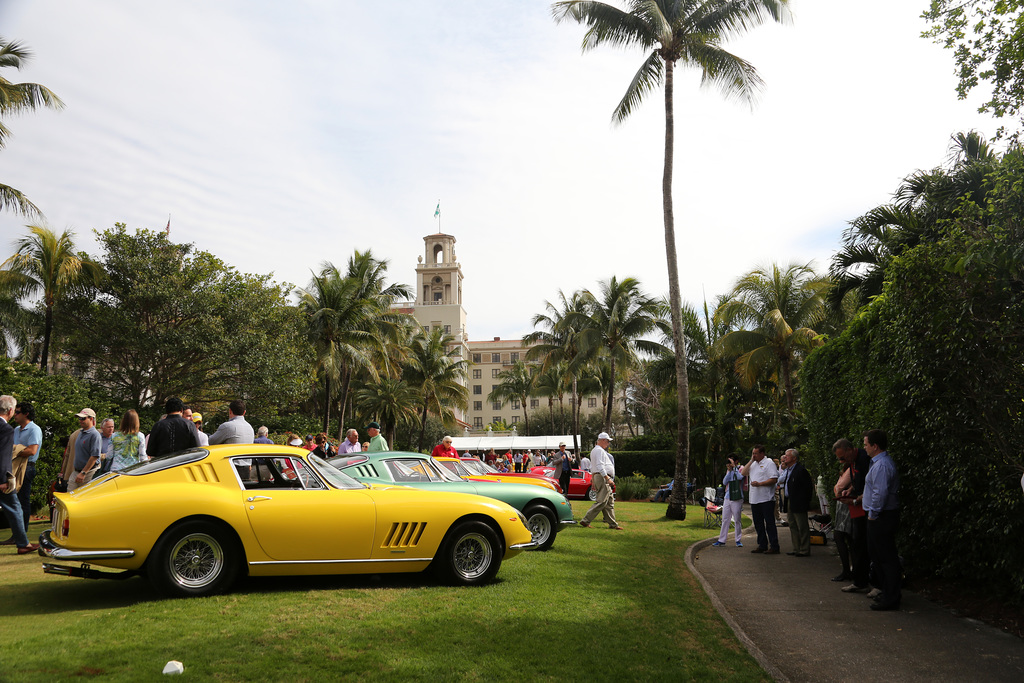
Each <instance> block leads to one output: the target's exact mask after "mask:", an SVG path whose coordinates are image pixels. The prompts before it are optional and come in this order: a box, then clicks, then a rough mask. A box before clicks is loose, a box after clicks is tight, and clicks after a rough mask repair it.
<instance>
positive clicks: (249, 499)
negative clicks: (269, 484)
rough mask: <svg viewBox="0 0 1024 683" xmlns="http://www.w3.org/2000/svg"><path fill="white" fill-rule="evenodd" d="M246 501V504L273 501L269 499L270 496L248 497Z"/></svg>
mask: <svg viewBox="0 0 1024 683" xmlns="http://www.w3.org/2000/svg"><path fill="white" fill-rule="evenodd" d="M246 500H247V501H248V502H250V503H252V502H253V501H257V500H274V499H273V498H271V497H270V496H249V497H248V498H246Z"/></svg>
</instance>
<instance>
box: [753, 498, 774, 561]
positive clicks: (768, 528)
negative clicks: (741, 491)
mask: <svg viewBox="0 0 1024 683" xmlns="http://www.w3.org/2000/svg"><path fill="white" fill-rule="evenodd" d="M750 516H751V517H753V518H754V529H755V530H756V531H757V547H758V548H760V549H761V550H768V549H769V548H771V549H773V550H778V549H779V532H778V530H777V529H776V528H775V500H774V499H773V500H769V501H768V502H766V503H751V505H750Z"/></svg>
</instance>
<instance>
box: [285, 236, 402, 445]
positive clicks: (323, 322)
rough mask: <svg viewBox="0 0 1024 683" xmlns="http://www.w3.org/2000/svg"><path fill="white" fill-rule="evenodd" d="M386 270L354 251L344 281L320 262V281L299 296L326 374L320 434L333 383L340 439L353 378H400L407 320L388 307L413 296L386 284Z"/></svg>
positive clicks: (384, 263) (366, 254) (316, 279)
mask: <svg viewBox="0 0 1024 683" xmlns="http://www.w3.org/2000/svg"><path fill="white" fill-rule="evenodd" d="M387 265H388V262H387V261H386V260H385V261H379V260H377V259H375V258H374V257H373V254H372V253H371V252H370V251H366V252H360V251H356V252H355V253H354V254H353V256H352V257H351V258H350V259H349V262H348V269H347V271H346V273H345V274H344V275H343V274H342V273H341V271H339V270H338V268H337V267H336V266H335V265H334V264H332V263H330V262H324V263H323V264H322V266H321V270H320V275H314V276H313V279H312V280H311V281H310V284H309V286H308V287H307V288H306V289H299V290H297V294H298V295H299V307H300V308H301V310H302V311H303V313H304V314H305V316H306V321H307V325H308V334H309V337H310V340H311V341H312V342H313V343H314V346H315V348H316V353H317V362H318V365H319V367H320V369H321V370H322V371H323V373H324V382H325V389H326V392H325V394H326V396H325V406H324V418H323V424H324V431H326V430H327V428H328V425H329V423H330V406H331V402H332V392H331V385H332V382H337V383H338V385H339V391H338V401H339V404H340V410H341V420H340V423H341V424H340V426H339V437H338V438H339V439H340V438H342V436H341V435H342V434H343V433H344V423H345V409H346V407H347V405H348V398H349V385H350V383H351V381H352V376H353V373H354V372H355V371H356V370H357V369H365V370H366V371H367V372H368V373H369V374H370V377H371V378H372V379H377V378H378V377H380V376H381V374H384V375H387V376H392V377H395V376H397V375H398V373H399V367H398V364H397V363H396V356H400V355H401V354H398V353H397V352H396V349H399V348H401V345H400V344H399V343H398V340H399V339H400V338H402V336H403V335H404V334H405V329H406V328H407V325H408V316H405V315H403V314H401V313H396V312H394V311H392V309H391V304H392V303H394V301H396V300H397V299H399V298H401V297H408V296H410V295H411V292H410V290H409V288H408V287H407V286H406V285H399V284H394V285H386V284H385V281H384V276H385V274H386V272H387Z"/></svg>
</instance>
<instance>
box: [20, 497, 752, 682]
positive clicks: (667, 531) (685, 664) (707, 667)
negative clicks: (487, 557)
mask: <svg viewBox="0 0 1024 683" xmlns="http://www.w3.org/2000/svg"><path fill="white" fill-rule="evenodd" d="M574 509H575V511H576V517H577V519H578V518H579V517H580V516H582V513H583V512H584V511H585V510H586V505H585V504H584V503H582V502H579V503H574ZM664 510H665V507H664V505H654V504H650V503H620V504H617V505H616V512H617V514H618V517H619V521H620V523H622V524H623V525H624V526H625V527H626V530H625V531H610V530H608V529H606V528H604V527H602V526H600V525H595V526H594V527H593V528H591V529H580V528H573V529H569V530H567V531H565V532H563V533H561V534H559V537H558V540H557V542H556V543H555V546H554V548H553V549H552V550H551V551H549V552H546V553H526V554H523V555H520V556H519V557H517V558H515V559H512V560H510V561H509V562H507V563H505V564H503V565H502V567H501V571H500V572H499V573H498V579H497V581H495V582H494V583H492V584H490V585H487V586H484V587H479V588H451V587H447V586H441V585H438V584H437V583H435V582H433V581H432V580H431V579H430V578H429V577H426V576H422V575H410V576H384V577H347V578H346V577H337V578H334V577H331V578H315V579H305V578H283V579H248V580H244V581H242V582H241V583H239V584H238V585H236V587H235V589H234V591H233V592H232V593H230V594H228V595H223V596H219V597H214V598H200V599H188V600H181V599H178V600H165V599H160V598H158V597H157V596H156V595H155V593H154V592H153V591H152V590H151V588H150V587H149V584H148V583H146V582H145V581H144V580H143V579H140V578H132V579H129V580H127V581H90V580H86V579H73V578H66V577H59V576H49V575H44V574H43V573H42V570H41V568H40V562H39V559H40V558H38V557H34V558H28V557H18V556H17V555H16V554H15V551H14V550H13V549H12V548H9V547H7V548H4V549H3V550H0V596H2V597H0V663H2V665H0V680H4V681H42V680H45V681H57V680H82V679H83V678H90V677H96V678H99V679H102V680H104V681H106V680H115V681H116V680H124V681H134V680H140V679H154V678H157V677H158V676H160V671H161V670H162V668H163V666H164V664H165V663H166V662H167V661H169V660H172V659H176V660H179V661H181V662H182V663H183V664H184V666H185V676H186V677H187V678H189V679H191V680H198V679H210V680H223V681H263V680H289V681H318V680H338V679H353V680H355V679H359V680H381V681H396V680H414V681H445V680H463V681H477V680H479V681H488V682H491V681H520V682H522V681H535V680H558V681H563V680H595V681H605V680H664V681H676V680H699V681H733V680H735V681H748V680H749V681H755V680H768V679H767V677H766V676H765V674H764V673H763V672H762V670H761V669H760V667H758V665H757V664H756V663H755V662H754V660H753V659H752V658H751V657H750V656H749V655H747V653H746V651H745V650H743V648H742V647H741V646H740V645H739V644H738V643H737V642H736V638H735V636H734V635H733V634H732V632H731V631H730V630H729V629H728V628H727V627H726V625H725V624H724V622H723V621H722V620H721V618H720V617H719V616H718V614H717V613H716V612H715V611H714V609H713V608H712V607H711V604H710V602H709V600H708V598H707V596H706V595H705V594H704V592H703V591H702V590H701V588H700V586H699V584H698V582H697V581H696V579H695V578H694V577H693V576H692V575H691V574H690V572H689V570H688V569H687V568H686V564H685V562H684V559H683V553H684V551H685V549H686V547H687V546H688V545H689V544H690V543H692V542H693V541H696V540H698V539H701V538H707V537H708V536H710V535H712V533H713V532H711V531H709V530H707V529H704V528H702V525H701V522H702V521H703V512H702V511H701V509H700V508H690V510H689V519H688V520H687V521H686V522H684V523H679V522H671V521H668V520H666V519H665V518H664V517H663V516H662V515H663V514H664ZM37 526H38V527H39V530H41V528H42V525H34V526H33V529H32V532H33V534H34V535H38V532H39V531H38V530H37V529H36V527H37Z"/></svg>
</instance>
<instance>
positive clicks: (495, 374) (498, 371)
mask: <svg viewBox="0 0 1024 683" xmlns="http://www.w3.org/2000/svg"><path fill="white" fill-rule="evenodd" d="M500 372H501V370H500V369H499V368H491V377H497V376H498V373H500Z"/></svg>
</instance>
